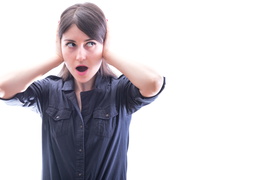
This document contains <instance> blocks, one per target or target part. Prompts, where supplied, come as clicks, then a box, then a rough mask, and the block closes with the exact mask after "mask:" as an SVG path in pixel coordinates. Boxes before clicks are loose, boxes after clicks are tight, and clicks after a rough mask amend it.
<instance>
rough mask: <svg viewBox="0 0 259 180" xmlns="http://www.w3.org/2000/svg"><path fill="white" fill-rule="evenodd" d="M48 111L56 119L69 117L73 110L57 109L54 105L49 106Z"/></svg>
mask: <svg viewBox="0 0 259 180" xmlns="http://www.w3.org/2000/svg"><path fill="white" fill-rule="evenodd" d="M46 113H47V114H48V115H49V116H51V117H52V118H53V119H54V120H55V121H59V120H64V119H69V118H70V116H71V113H72V111H71V110H69V109H56V108H53V107H48V109H47V110H46Z"/></svg>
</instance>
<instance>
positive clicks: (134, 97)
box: [118, 75, 166, 114]
mask: <svg viewBox="0 0 259 180" xmlns="http://www.w3.org/2000/svg"><path fill="white" fill-rule="evenodd" d="M119 79H120V80H121V82H120V83H119V84H120V85H119V86H118V89H119V91H118V92H119V93H120V97H121V98H120V99H121V101H122V103H124V104H125V106H126V108H127V111H128V113H131V114H132V113H134V112H136V111H137V110H139V109H140V108H141V107H143V106H146V105H148V104H150V103H152V102H153V101H154V100H155V99H156V98H157V97H158V96H159V94H160V93H161V92H162V91H163V90H164V88H165V84H166V82H165V77H164V81H163V85H162V87H161V89H160V91H159V92H158V93H157V94H156V95H155V96H152V97H144V96H142V95H141V93H140V91H139V89H138V88H137V87H136V86H135V85H134V84H132V83H131V82H130V81H129V80H128V79H127V78H126V77H125V76H124V75H122V76H121V77H120V78H119Z"/></svg>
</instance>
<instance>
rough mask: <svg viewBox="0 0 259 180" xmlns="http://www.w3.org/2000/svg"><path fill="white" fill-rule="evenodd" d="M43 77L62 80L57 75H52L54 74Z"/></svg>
mask: <svg viewBox="0 0 259 180" xmlns="http://www.w3.org/2000/svg"><path fill="white" fill-rule="evenodd" d="M45 79H49V80H52V81H58V80H62V78H61V77H59V76H54V75H50V76H47V77H46V78H45Z"/></svg>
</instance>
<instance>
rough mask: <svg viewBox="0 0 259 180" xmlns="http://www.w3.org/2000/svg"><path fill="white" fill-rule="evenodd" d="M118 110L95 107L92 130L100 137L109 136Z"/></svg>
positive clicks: (114, 124)
mask: <svg viewBox="0 0 259 180" xmlns="http://www.w3.org/2000/svg"><path fill="white" fill-rule="evenodd" d="M117 115H118V112H117V110H116V108H115V107H114V108H111V107H108V108H104V109H96V110H95V111H94V112H93V120H94V121H93V123H94V124H93V132H94V134H95V135H97V136H100V137H111V136H112V134H113V132H114V129H115V128H116V125H117V122H116V117H117Z"/></svg>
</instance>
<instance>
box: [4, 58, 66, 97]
mask: <svg viewBox="0 0 259 180" xmlns="http://www.w3.org/2000/svg"><path fill="white" fill-rule="evenodd" d="M61 63H62V60H61V58H60V57H58V56H57V57H53V58H49V59H48V60H47V61H44V62H42V63H40V64H37V65H34V66H31V67H28V68H23V69H20V70H18V71H15V72H11V73H8V74H7V75H5V76H4V77H1V78H0V97H1V98H11V97H12V96H14V95H15V94H17V93H19V92H22V91H24V90H25V89H26V88H27V87H28V86H29V85H30V84H31V83H32V82H33V81H34V80H35V79H36V78H38V77H39V76H42V75H44V74H45V73H47V72H48V71H50V70H51V69H53V68H55V67H57V66H58V65H60V64H61Z"/></svg>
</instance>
